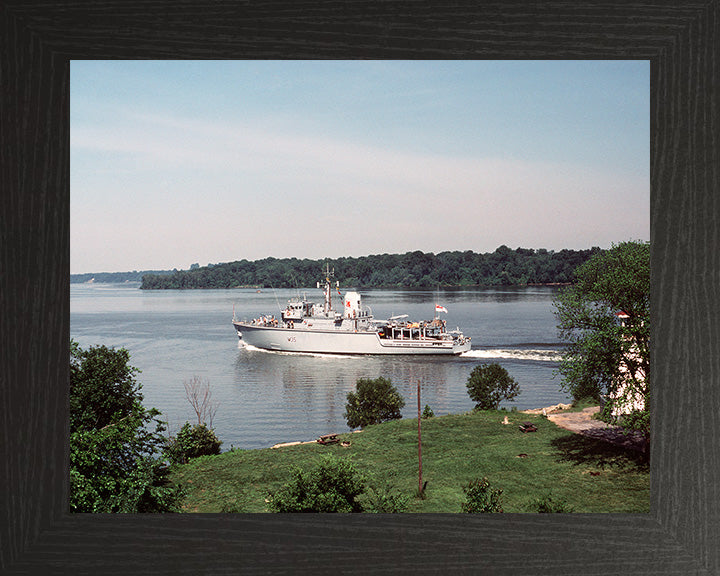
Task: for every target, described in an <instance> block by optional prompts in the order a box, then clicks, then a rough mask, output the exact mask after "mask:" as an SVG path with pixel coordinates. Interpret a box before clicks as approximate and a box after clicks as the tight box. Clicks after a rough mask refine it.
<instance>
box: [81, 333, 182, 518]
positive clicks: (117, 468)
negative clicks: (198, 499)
mask: <svg viewBox="0 0 720 576" xmlns="http://www.w3.org/2000/svg"><path fill="white" fill-rule="evenodd" d="M129 359H130V355H129V353H128V351H127V350H125V349H122V348H120V349H118V350H115V349H113V348H108V347H106V346H95V347H91V348H89V349H88V350H83V349H81V348H80V346H79V345H78V344H77V342H74V341H71V343H70V509H71V510H72V511H73V512H130V513H136V512H172V511H177V510H178V508H179V502H180V499H181V496H182V494H181V489H180V487H177V486H173V485H172V484H170V483H169V481H168V467H167V463H166V462H165V460H163V458H162V450H163V448H164V445H165V443H166V441H167V439H166V437H165V436H164V434H163V433H164V431H165V425H164V423H163V422H161V421H160V420H159V419H158V416H159V415H160V412H159V411H158V410H156V409H154V408H151V409H149V410H147V409H145V408H144V407H143V405H142V399H143V396H142V394H141V393H140V389H141V386H140V384H138V383H137V382H136V380H135V374H136V373H137V372H139V370H137V368H133V367H132V366H130V365H129V364H128V361H129Z"/></svg>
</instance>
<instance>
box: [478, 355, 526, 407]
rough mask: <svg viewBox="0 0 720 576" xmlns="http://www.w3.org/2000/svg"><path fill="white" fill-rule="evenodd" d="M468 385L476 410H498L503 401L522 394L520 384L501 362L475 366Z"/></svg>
mask: <svg viewBox="0 0 720 576" xmlns="http://www.w3.org/2000/svg"><path fill="white" fill-rule="evenodd" d="M466 386H467V390H468V394H469V395H470V399H471V400H472V401H473V402H475V410H497V408H498V406H499V405H500V402H501V401H503V400H513V399H514V398H515V397H516V396H517V395H518V394H520V386H519V385H518V383H517V382H516V381H515V379H514V378H512V377H511V376H510V374H508V371H507V370H505V368H503V367H502V366H500V364H480V365H479V366H475V368H473V370H472V372H471V373H470V377H469V378H468V380H467V384H466Z"/></svg>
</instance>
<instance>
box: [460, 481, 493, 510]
mask: <svg viewBox="0 0 720 576" xmlns="http://www.w3.org/2000/svg"><path fill="white" fill-rule="evenodd" d="M463 492H465V495H466V497H467V499H466V501H465V502H463V504H462V511H463V512H469V513H478V512H502V511H503V509H502V505H501V504H500V496H501V495H502V492H503V491H502V489H500V488H497V489H493V488H490V482H488V479H487V478H483V479H482V480H473V481H472V482H470V483H469V484H468V485H467V486H465V487H464V488H463Z"/></svg>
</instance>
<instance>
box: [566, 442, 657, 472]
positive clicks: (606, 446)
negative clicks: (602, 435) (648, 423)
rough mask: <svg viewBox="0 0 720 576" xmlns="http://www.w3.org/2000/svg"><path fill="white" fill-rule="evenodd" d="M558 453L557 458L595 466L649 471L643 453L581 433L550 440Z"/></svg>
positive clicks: (648, 465)
mask: <svg viewBox="0 0 720 576" xmlns="http://www.w3.org/2000/svg"><path fill="white" fill-rule="evenodd" d="M552 445H553V447H554V448H555V449H556V450H557V451H558V453H559V460H561V461H565V462H573V463H575V464H577V465H584V466H592V467H595V468H610V467H612V468H633V469H635V470H637V471H638V472H649V470H650V463H649V460H648V458H647V456H646V455H645V454H643V453H642V452H639V451H637V450H633V449H631V448H625V447H623V446H618V445H615V444H611V443H609V442H605V441H604V440H597V439H595V438H589V437H587V436H583V435H582V434H568V435H567V436H561V437H560V438H556V439H555V440H553V441H552Z"/></svg>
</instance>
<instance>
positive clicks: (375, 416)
mask: <svg viewBox="0 0 720 576" xmlns="http://www.w3.org/2000/svg"><path fill="white" fill-rule="evenodd" d="M356 389H357V393H355V392H348V395H347V404H345V414H344V415H343V416H344V417H345V419H346V420H347V425H348V426H349V427H350V428H364V427H365V426H368V425H370V424H380V423H381V422H386V421H388V420H396V419H399V418H402V414H401V413H400V410H401V409H402V407H403V406H405V400H403V398H402V396H400V394H399V393H398V391H397V389H396V388H395V386H393V385H392V382H391V381H390V380H388V379H386V378H382V377H380V378H376V379H375V380H370V379H369V378H361V379H360V380H358V381H357V384H356Z"/></svg>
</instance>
